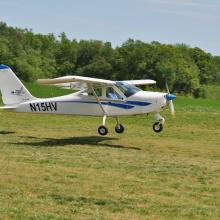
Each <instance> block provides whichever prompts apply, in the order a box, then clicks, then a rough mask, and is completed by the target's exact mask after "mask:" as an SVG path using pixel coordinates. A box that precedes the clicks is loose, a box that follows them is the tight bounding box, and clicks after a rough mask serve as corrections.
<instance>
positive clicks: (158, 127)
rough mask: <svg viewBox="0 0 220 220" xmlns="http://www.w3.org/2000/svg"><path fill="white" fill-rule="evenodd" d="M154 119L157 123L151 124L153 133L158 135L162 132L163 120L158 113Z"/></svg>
mask: <svg viewBox="0 0 220 220" xmlns="http://www.w3.org/2000/svg"><path fill="white" fill-rule="evenodd" d="M154 117H155V119H156V120H157V121H158V122H156V123H154V124H153V130H154V132H156V133H159V132H161V131H162V130H163V125H164V122H165V119H164V118H163V117H162V116H161V115H160V114H159V113H156V114H155V115H154Z"/></svg>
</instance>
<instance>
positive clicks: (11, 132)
mask: <svg viewBox="0 0 220 220" xmlns="http://www.w3.org/2000/svg"><path fill="white" fill-rule="evenodd" d="M14 133H15V132H14V131H0V135H6V134H14Z"/></svg>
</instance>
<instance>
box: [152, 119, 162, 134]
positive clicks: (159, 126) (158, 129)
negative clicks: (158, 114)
mask: <svg viewBox="0 0 220 220" xmlns="http://www.w3.org/2000/svg"><path fill="white" fill-rule="evenodd" d="M153 130H154V131H155V132H156V133H159V132H161V131H162V130H163V125H162V124H161V123H160V122H156V123H154V125H153Z"/></svg>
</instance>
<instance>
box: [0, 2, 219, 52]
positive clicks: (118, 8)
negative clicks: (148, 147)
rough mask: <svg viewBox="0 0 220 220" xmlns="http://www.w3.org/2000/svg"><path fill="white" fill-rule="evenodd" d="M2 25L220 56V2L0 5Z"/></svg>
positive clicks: (7, 3)
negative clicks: (187, 48)
mask: <svg viewBox="0 0 220 220" xmlns="http://www.w3.org/2000/svg"><path fill="white" fill-rule="evenodd" d="M0 9H1V12H0V21H3V22H6V23H7V24H8V25H9V26H13V27H19V28H28V29H32V30H33V32H34V33H42V34H47V33H54V34H55V35H57V36H58V35H59V34H60V33H61V32H65V33H66V35H67V36H68V38H70V39H77V40H80V39H86V40H89V39H95V40H103V41H110V42H111V43H112V45H113V46H114V47H115V46H120V45H121V44H122V43H123V42H125V41H126V40H128V39H129V38H133V39H136V40H142V41H144V42H152V41H159V42H161V43H168V44H175V43H185V44H187V45H189V46H191V47H200V48H201V49H203V50H205V51H207V52H210V53H212V54H213V55H220V0H0Z"/></svg>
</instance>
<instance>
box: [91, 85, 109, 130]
mask: <svg viewBox="0 0 220 220" xmlns="http://www.w3.org/2000/svg"><path fill="white" fill-rule="evenodd" d="M90 88H91V90H92V93H93V95H94V96H95V98H96V100H97V102H98V103H99V106H100V108H101V110H102V112H103V121H102V124H103V125H104V126H105V121H106V116H107V114H106V112H105V109H104V108H103V106H102V103H101V102H100V99H99V97H98V96H97V94H96V92H95V90H94V88H93V86H92V85H90Z"/></svg>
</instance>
